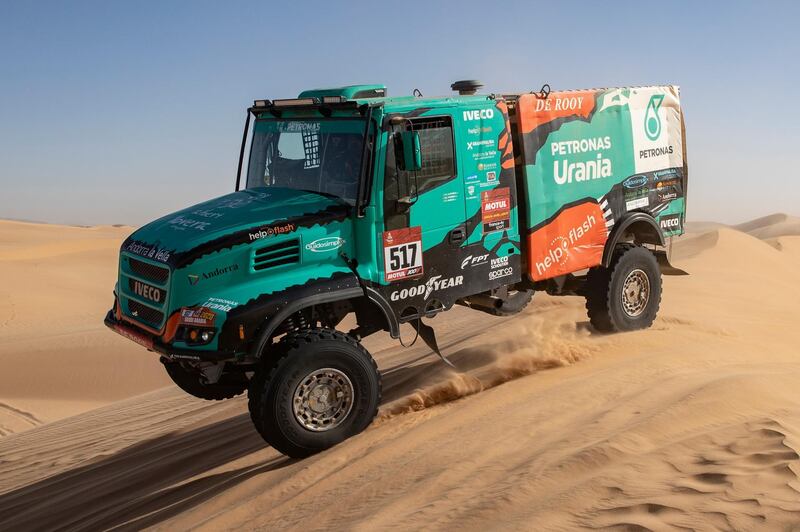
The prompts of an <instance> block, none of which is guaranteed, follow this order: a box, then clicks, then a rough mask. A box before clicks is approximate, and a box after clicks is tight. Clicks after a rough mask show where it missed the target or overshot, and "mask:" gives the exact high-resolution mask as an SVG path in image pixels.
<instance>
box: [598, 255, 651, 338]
mask: <svg viewBox="0 0 800 532" xmlns="http://www.w3.org/2000/svg"><path fill="white" fill-rule="evenodd" d="M637 270H638V271H641V272H643V273H644V274H645V275H646V277H647V281H648V283H649V296H648V300H647V303H646V305H645V306H644V309H643V310H642V311H641V313H640V314H638V315H636V316H631V315H629V313H627V312H626V311H625V308H624V306H623V286H624V283H625V280H626V279H627V278H628V276H629V275H631V274H632V272H634V271H637ZM660 305H661V270H660V269H659V267H658V261H657V260H656V257H655V255H653V253H651V252H650V251H649V250H648V249H646V248H644V247H641V246H634V245H630V244H625V245H621V246H619V247H618V248H617V249H616V250H615V252H614V256H613V257H612V259H611V264H609V266H608V268H605V267H603V266H597V267H595V268H592V269H590V270H589V273H588V274H587V279H586V310H587V312H588V314H589V322H590V323H591V324H592V327H594V329H595V330H597V331H599V332H605V333H610V332H623V331H633V330H637V329H646V328H648V327H650V325H652V324H653V320H655V318H656V314H658V308H659V306H660Z"/></svg>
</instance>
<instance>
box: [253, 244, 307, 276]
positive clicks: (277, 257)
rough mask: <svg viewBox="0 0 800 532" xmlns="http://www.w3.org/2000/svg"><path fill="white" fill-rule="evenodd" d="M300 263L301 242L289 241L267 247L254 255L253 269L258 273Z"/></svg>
mask: <svg viewBox="0 0 800 532" xmlns="http://www.w3.org/2000/svg"><path fill="white" fill-rule="evenodd" d="M298 262H300V242H299V241H298V240H287V241H286V242H280V243H278V244H272V245H271V246H265V247H263V248H261V249H258V250H256V252H255V253H254V254H253V269H254V270H256V271H260V270H266V269H268V268H275V267H278V266H284V265H286V264H296V263H298Z"/></svg>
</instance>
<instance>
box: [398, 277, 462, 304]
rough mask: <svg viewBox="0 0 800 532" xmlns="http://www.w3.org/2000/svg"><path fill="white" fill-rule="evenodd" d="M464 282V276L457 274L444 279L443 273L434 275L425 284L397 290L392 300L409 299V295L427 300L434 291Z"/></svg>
mask: <svg viewBox="0 0 800 532" xmlns="http://www.w3.org/2000/svg"><path fill="white" fill-rule="evenodd" d="M463 284H464V276H463V275H457V276H455V277H447V278H444V279H442V276H441V275H434V276H433V277H431V278H430V279H428V282H427V283H425V284H420V285H417V286H412V287H411V288H403V289H402V290H395V291H394V292H392V293H391V295H390V296H389V299H391V300H392V301H400V300H401V299H408V298H409V297H417V296H423V298H422V299H423V300H427V299H428V298H429V297H430V296H431V294H432V293H434V292H438V291H439V290H446V289H448V288H453V287H456V286H461V285H463Z"/></svg>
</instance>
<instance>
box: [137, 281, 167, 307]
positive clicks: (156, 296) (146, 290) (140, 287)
mask: <svg viewBox="0 0 800 532" xmlns="http://www.w3.org/2000/svg"><path fill="white" fill-rule="evenodd" d="M133 291H134V293H135V294H136V295H137V296H141V297H143V298H145V299H149V300H150V301H153V302H155V303H161V290H159V289H158V288H156V287H155V286H150V285H147V284H144V283H141V282H139V281H134V282H133Z"/></svg>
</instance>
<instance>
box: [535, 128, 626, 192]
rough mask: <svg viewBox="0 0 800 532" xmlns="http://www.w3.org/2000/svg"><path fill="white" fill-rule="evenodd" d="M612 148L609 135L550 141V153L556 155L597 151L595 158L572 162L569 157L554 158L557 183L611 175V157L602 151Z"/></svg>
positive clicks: (562, 183) (554, 176) (554, 172)
mask: <svg viewBox="0 0 800 532" xmlns="http://www.w3.org/2000/svg"><path fill="white" fill-rule="evenodd" d="M610 149H611V137H609V136H605V137H592V138H588V139H580V140H569V141H561V142H552V143H550V154H551V155H553V156H554V157H555V156H557V155H561V156H565V155H576V154H583V153H589V152H596V154H595V156H594V160H588V161H574V162H572V161H570V160H569V159H561V160H560V161H559V160H558V159H554V160H553V179H554V180H555V182H556V184H557V185H565V184H567V183H572V182H573V181H574V182H578V183H580V182H583V181H589V180H592V179H602V178H604V177H610V176H611V174H612V168H611V159H609V158H607V157H604V156H603V153H602V151H601V150H610Z"/></svg>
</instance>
